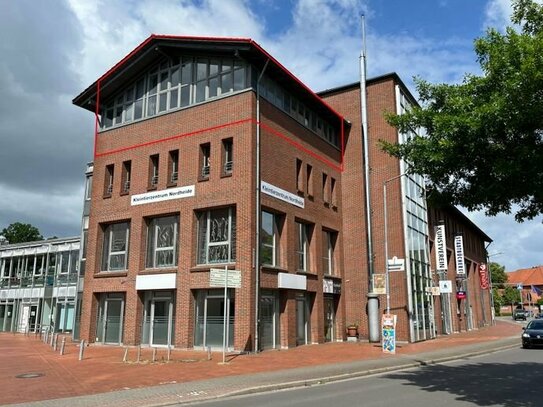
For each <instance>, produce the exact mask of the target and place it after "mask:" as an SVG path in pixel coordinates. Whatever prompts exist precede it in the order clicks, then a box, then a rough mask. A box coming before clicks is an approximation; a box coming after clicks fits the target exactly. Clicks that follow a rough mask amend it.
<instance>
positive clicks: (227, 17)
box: [0, 0, 543, 271]
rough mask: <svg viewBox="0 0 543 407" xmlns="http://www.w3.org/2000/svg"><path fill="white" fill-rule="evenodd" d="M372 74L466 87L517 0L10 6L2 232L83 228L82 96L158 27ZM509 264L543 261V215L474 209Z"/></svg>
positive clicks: (1, 137) (92, 1)
mask: <svg viewBox="0 0 543 407" xmlns="http://www.w3.org/2000/svg"><path fill="white" fill-rule="evenodd" d="M361 13H364V14H365V16H366V27H367V28H366V32H367V50H368V74H369V76H377V75H381V74H384V73H389V72H393V71H395V72H397V73H398V74H399V75H400V76H401V77H402V78H403V79H404V81H405V82H406V83H407V84H408V85H409V86H411V89H412V90H413V91H414V89H413V87H412V77H413V76H415V75H417V76H421V77H422V78H424V79H427V80H430V81H432V82H448V83H451V82H457V81H459V80H461V78H462V77H463V75H464V74H465V73H467V72H472V73H477V72H478V65H477V64H476V61H475V55H474V53H473V48H472V44H473V39H474V38H476V37H477V36H481V35H482V34H483V33H484V31H485V28H486V27H488V26H489V25H491V26H494V27H497V28H503V27H504V26H505V24H506V23H507V21H508V16H509V14H510V4H509V0H418V1H405V0H387V1H382V0H47V1H35V0H16V1H9V0H0V50H1V52H2V58H0V91H1V93H2V98H1V99H0V229H1V228H3V227H5V226H7V225H9V224H10V223H12V222H24V223H32V224H33V225H35V226H37V227H38V228H39V229H40V231H41V232H42V234H43V235H44V236H46V237H47V236H53V235H56V236H59V237H60V236H72V235H77V234H78V233H79V227H80V220H81V208H82V201H83V177H84V176H83V174H84V171H85V164H86V162H88V161H90V160H91V159H92V150H93V149H92V140H93V131H94V130H93V126H94V118H93V115H92V114H91V113H89V112H87V111H84V110H82V109H80V108H77V107H75V106H73V105H72V104H71V99H72V98H73V97H74V96H76V95H77V94H79V93H80V92H81V91H82V90H83V89H85V88H86V87H87V86H88V85H90V84H91V83H92V82H94V81H95V80H96V79H97V78H98V77H99V76H100V75H101V74H103V73H104V72H105V71H106V70H107V69H109V68H110V67H111V66H112V65H114V64H115V63H116V62H117V61H118V60H119V59H121V58H122V57H123V56H124V55H126V54H127V53H128V52H130V51H131V50H132V49H133V48H134V47H135V46H137V45H138V44H139V43H140V42H142V41H143V40H144V39H145V38H147V37H148V36H149V34H151V33H157V34H175V35H210V36H243V37H251V38H253V39H254V40H256V41H257V42H258V43H260V44H261V45H262V46H263V47H264V48H265V49H266V50H267V51H269V52H270V53H271V54H272V55H274V56H275V57H276V58H277V59H278V60H279V61H281V62H282V63H283V64H284V65H285V66H286V67H287V68H288V69H290V70H291V71H292V72H293V73H294V74H295V75H297V76H298V77H299V78H301V79H302V81H304V82H305V83H306V84H307V85H308V86H310V87H311V88H312V89H313V90H315V91H319V90H323V89H327V88H330V87H334V86H339V85H342V84H347V83H351V82H354V81H357V80H358V55H359V53H360V47H361V34H360V21H359V15H360V14H361ZM468 216H469V217H470V218H471V219H472V220H474V221H475V223H476V224H478V225H479V226H480V227H481V228H482V229H484V230H485V231H486V232H487V234H489V235H490V236H491V237H492V238H493V239H494V241H495V242H494V243H493V244H492V246H491V247H490V248H489V252H490V253H491V254H493V253H501V254H498V255H496V256H495V257H493V260H495V261H497V262H499V263H501V264H504V265H505V266H506V269H507V270H508V271H512V270H515V269H517V268H521V267H531V266H534V265H539V264H543V250H541V246H542V243H541V242H543V226H542V223H541V218H539V219H536V220H534V221H531V222H526V223H524V224H517V223H515V221H514V219H513V217H512V216H511V215H501V216H498V217H495V218H486V217H484V215H482V214H480V213H474V214H468Z"/></svg>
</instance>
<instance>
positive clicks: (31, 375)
mask: <svg viewBox="0 0 543 407" xmlns="http://www.w3.org/2000/svg"><path fill="white" fill-rule="evenodd" d="M42 376H44V374H43V373H23V374H18V375H17V376H15V377H16V378H17V379H33V378H35V377H42Z"/></svg>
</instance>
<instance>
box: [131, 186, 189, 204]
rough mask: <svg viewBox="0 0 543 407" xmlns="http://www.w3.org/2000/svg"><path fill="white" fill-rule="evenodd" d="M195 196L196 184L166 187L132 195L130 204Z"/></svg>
mask: <svg viewBox="0 0 543 407" xmlns="http://www.w3.org/2000/svg"><path fill="white" fill-rule="evenodd" d="M191 196H194V185H188V186H186V187H179V188H172V189H164V190H162V191H153V192H147V193H145V194H138V195H132V197H131V200H130V204H131V205H132V206H134V205H143V204H149V203H155V202H162V201H169V200H171V199H181V198H189V197H191Z"/></svg>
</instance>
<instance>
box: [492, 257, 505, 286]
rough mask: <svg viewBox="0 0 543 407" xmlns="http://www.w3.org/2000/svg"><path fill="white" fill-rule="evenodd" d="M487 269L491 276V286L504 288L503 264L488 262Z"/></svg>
mask: <svg viewBox="0 0 543 407" xmlns="http://www.w3.org/2000/svg"><path fill="white" fill-rule="evenodd" d="M488 269H489V270H490V275H491V277H492V287H497V288H504V283H507V274H506V273H505V266H502V265H500V264H498V263H494V262H490V263H488Z"/></svg>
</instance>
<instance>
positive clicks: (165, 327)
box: [142, 291, 175, 346]
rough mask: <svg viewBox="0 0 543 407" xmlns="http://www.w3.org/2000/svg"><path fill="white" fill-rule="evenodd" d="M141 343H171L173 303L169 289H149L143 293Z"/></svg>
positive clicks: (167, 344) (152, 344)
mask: <svg viewBox="0 0 543 407" xmlns="http://www.w3.org/2000/svg"><path fill="white" fill-rule="evenodd" d="M145 297H146V299H145V310H144V315H143V331H142V335H143V336H142V343H145V344H149V345H150V346H169V345H172V344H173V342H174V341H173V335H174V334H173V332H174V329H173V327H174V319H175V318H174V303H173V295H172V293H171V292H170V291H167V292H161V291H156V292H154V291H149V292H146V295H145Z"/></svg>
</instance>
